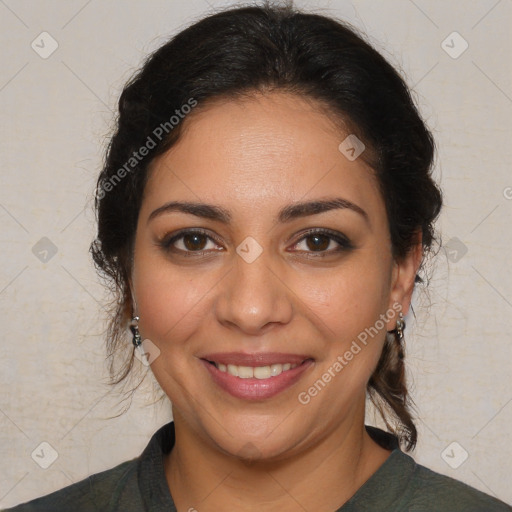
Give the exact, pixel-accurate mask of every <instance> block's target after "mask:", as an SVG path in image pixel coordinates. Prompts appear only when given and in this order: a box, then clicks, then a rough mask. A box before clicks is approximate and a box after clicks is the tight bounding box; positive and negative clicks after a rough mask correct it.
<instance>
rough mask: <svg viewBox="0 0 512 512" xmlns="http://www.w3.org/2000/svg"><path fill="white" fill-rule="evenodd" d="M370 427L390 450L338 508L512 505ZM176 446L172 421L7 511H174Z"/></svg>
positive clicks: (410, 511) (481, 511)
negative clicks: (107, 463)
mask: <svg viewBox="0 0 512 512" xmlns="http://www.w3.org/2000/svg"><path fill="white" fill-rule="evenodd" d="M366 430H367V432H368V433H369V434H370V436H371V437H372V438H373V439H374V440H375V441H376V442H377V443H379V444H380V445H381V446H383V447H384V448H386V449H389V450H392V452H391V454H390V455H389V457H388V458H387V459H386V461H385V462H384V464H382V466H381V467H380V468H379V469H378V470H377V471H376V472H375V473H374V474H373V475H372V476H371V477H370V478H369V479H368V480H367V481H366V482H365V483H364V484H363V485H362V486H361V487H360V488H359V490H358V491H357V492H356V493H355V494H354V495H353V496H352V498H350V500H348V501H347V502H346V503H345V504H344V505H343V506H342V507H341V508H339V509H338V510H337V511H336V512H363V511H364V512H377V511H378V512H436V511H437V512H457V511H460V512H462V511H464V512H506V511H508V512H511V511H512V507H510V506H508V505H506V504H505V503H503V502H501V501H498V500H497V499H495V498H492V497H491V496H488V495H487V494H484V493H482V492H480V491H477V490H476V489H474V488H472V487H469V486H467V485H466V484H463V483H462V482H459V481H457V480H454V479H452V478H449V477H446V476H443V475H441V474H439V473H435V472H433V471H431V470H429V469H427V468H425V467H423V466H421V465H419V464H416V463H415V462H414V459H412V457H410V456H409V455H407V454H406V453H404V452H402V451H401V450H400V448H399V445H398V440H397V439H396V437H394V436H392V435H391V434H389V433H388V432H384V431H383V430H380V429H378V428H375V427H370V426H366ZM173 446H174V423H172V422H171V423H168V424H167V425H164V426H163V427H161V428H160V429H159V430H158V431H157V432H156V433H155V434H154V435H153V437H152V438H151V440H150V442H149V444H148V445H147V446H146V448H145V449H144V451H143V452H142V454H141V455H140V456H139V457H137V458H135V459H133V460H130V461H127V462H123V463H122V464H120V465H118V466H116V467H114V468H112V469H109V470H107V471H103V472H101V473H97V474H95V475H92V476H90V477H88V478H85V479H84V480H81V481H80V482H77V483H75V484H73V485H70V486H68V487H65V488H63V489H61V490H59V491H56V492H53V493H51V494H48V495H46V496H43V497H41V498H37V499H35V500H32V501H30V502H28V503H25V504H22V505H18V506H16V507H14V508H10V509H8V511H5V512H142V511H145V512H176V507H175V505H174V502H173V499H172V496H171V493H170V491H169V486H168V485H167V480H166V478H165V472H164V459H163V456H164V454H166V453H169V452H170V451H171V449H172V447H173ZM198 510H200V507H199V509H198Z"/></svg>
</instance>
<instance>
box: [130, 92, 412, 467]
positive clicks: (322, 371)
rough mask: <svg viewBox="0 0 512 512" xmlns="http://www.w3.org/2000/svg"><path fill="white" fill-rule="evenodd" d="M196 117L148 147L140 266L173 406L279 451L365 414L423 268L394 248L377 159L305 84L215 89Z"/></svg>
mask: <svg viewBox="0 0 512 512" xmlns="http://www.w3.org/2000/svg"><path fill="white" fill-rule="evenodd" d="M185 126H186V130H185V131H184V132H183V135H182V137H181V139H180V140H179V142H178V143H177V144H176V145H175V146H174V147H173V148H171V149H170V150H169V151H168V152H167V153H165V154H164V155H162V156H160V157H159V158H158V159H156V160H155V161H154V162H153V166H152V170H151V174H150V178H149V181H148V183H147V186H146V189H145V192H144V198H143V202H142V206H141V210H140V215H139V221H138V226H137V233H136V240H135V252H134V266H133V273H132V288H133V294H134V297H135V299H136V303H137V308H138V314H139V316H140V330H141V334H142V336H143V338H145V339H149V340H150V341H151V342H152V343H153V344H154V345H156V346H157V347H158V349H159V350H160V355H159V356H158V357H157V358H156V359H155V360H154V362H153V363H152V365H151V368H152V371H153V372H154V375H155V377H156V379H157V380H158V382H159V384H160V385H161V387H162V389H163V390H164V391H165V393H166V394H167V395H168V397H169V398H170V400H171V402H172V403H173V413H174V417H175V421H178V418H179V420H180V421H184V422H186V424H187V425H188V428H191V429H193V431H194V432H195V433H196V434H197V435H198V436H200V437H201V439H203V440H205V441H206V442H208V443H209V444H210V445H211V446H214V447H217V448H218V449H219V450H221V451H223V452H227V453H231V454H240V453H242V451H243V447H244V446H251V447H252V449H253V450H255V451H257V452H258V453H259V455H260V456H261V457H268V458H271V457H280V456H284V454H287V455H289V454H290V453H293V452H295V451H299V450H301V449H306V448H307V447H308V446H311V445H312V444H314V443H315V442H317V441H318V440H319V439H321V438H322V437H323V436H326V435H327V434H328V433H329V432H333V431H334V430H335V429H336V428H339V427H340V426H341V425H343V424H347V422H353V421H354V419H355V420H356V421H358V422H361V423H362V422H363V421H364V401H365V390H366V385H367V382H368V379H369V378H370V376H371V374H372V372H373V370H374V368H375V366H376V364H377V361H378V359H379V356H380V353H381V350H382V345H383V342H384V337H385V332H386V330H391V329H394V328H395V325H396V320H397V318H398V309H399V308H400V306H402V307H403V311H404V313H405V312H406V309H407V305H408V299H409V298H410V291H411V286H412V282H413V278H414V274H415V268H413V266H411V265H409V266H407V264H406V263H404V264H400V265H399V264H397V263H396V262H394V260H393V258H392V255H391V244H390V237H389V229H388V226H387V217H386V211H385V204H384V201H383V198H382V197H381V194H380V193H379V190H378V187H377V183H376V181H375V178H374V176H373V175H372V172H371V170H370V169H369V168H368V167H367V165H366V164H365V163H364V162H363V159H362V158H357V159H355V160H353V161H351V160H350V159H348V158H346V157H345V156H344V154H343V153H342V152H340V150H339V149H338V146H339V145H340V143H341V142H342V141H343V140H344V139H345V137H346V136H347V135H348V134H347V133H341V132H340V129H339V127H337V126H336V125H335V124H334V123H333V122H332V121H331V120H330V119H329V117H328V116H327V115H326V114H325V111H323V110H321V109H320V108H319V106H318V105H316V104H315V103H312V102H310V101H306V100H305V99H303V98H300V97H297V96H294V95H289V94H285V93H271V94H266V95H255V96H254V97H251V98H246V99H243V100H242V99H239V100H232V101H225V102H222V103H220V102H218V103H212V104H211V105H210V106H208V107H207V108H204V109H203V110H202V111H198V112H196V113H194V114H192V115H191V116H190V117H189V118H188V119H187V120H186V125H185ZM365 334H366V336H365ZM237 375H238V376H237Z"/></svg>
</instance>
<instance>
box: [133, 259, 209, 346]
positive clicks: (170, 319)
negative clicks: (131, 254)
mask: <svg viewBox="0 0 512 512" xmlns="http://www.w3.org/2000/svg"><path fill="white" fill-rule="evenodd" d="M211 274H212V273H211V272H208V273H201V272H200V271H197V270H196V271H186V272H183V271H179V270H177V269H176V268H174V267H173V266H172V265H171V264H169V263H168V262H166V261H165V260H164V259H163V258H161V257H155V256H154V255H152V254H150V253H149V251H145V250H144V249H142V250H140V251H139V252H138V253H136V257H135V260H134V272H133V285H134V289H135V296H136V298H137V306H138V312H139V316H140V328H141V333H142V335H143V337H145V338H149V339H151V340H152V341H153V342H154V343H156V344H157V345H159V346H160V348H162V347H163V346H166V348H170V346H169V342H170V341H171V340H172V341H173V342H174V343H176V342H178V341H180V340H185V339H186V338H187V337H189V336H190V335H191V333H192V332H193V330H194V329H195V326H197V325H198V323H199V322H200V321H201V318H204V315H205V308H207V307H208V301H209V292H212V290H213V289H215V283H216V282H217V281H218V279H215V276H213V275H211Z"/></svg>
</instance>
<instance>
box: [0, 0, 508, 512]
mask: <svg viewBox="0 0 512 512" xmlns="http://www.w3.org/2000/svg"><path fill="white" fill-rule="evenodd" d="M222 5H226V3H225V2H215V1H213V0H209V1H207V0H172V1H170V0H159V1H156V0H152V1H142V0H124V1H122V0H112V1H100V0H92V1H86V0H73V1H71V0H65V1H64V0H60V1H45V2H39V1H38V2H35V1H29V0H17V1H15V0H2V1H0V41H1V43H0V55H1V62H2V65H1V67H0V105H1V114H2V122H1V125H0V130H1V133H0V145H1V156H2V158H1V171H0V172H1V176H2V187H0V225H1V231H0V233H1V234H0V244H1V264H0V308H1V311H2V321H1V327H0V332H1V345H2V356H1V357H0V389H1V392H0V447H1V454H2V457H1V459H0V508H2V507H6V506H10V505H14V504H16V503H18V502H21V501H25V500H28V499H30V498H33V497H36V496H39V495H42V494H46V493H49V492H51V491H54V490H56V489H59V488H61V487H63V486H65V485H68V484H70V483H72V482H75V481H78V480H80V479H82V478H84V477H86V476H87V475H90V474H92V473H95V472H98V471H100V470H104V469H107V468H110V467H112V466H114V465H116V464H117V463H120V462H122V461H124V460H127V459H129V458H132V457H135V456H137V455H138V454H139V453H140V451H141V450H142V448H143V447H144V446H145V444H146V443H147V441H148V439H149V437H150V436H151V434H152V433H153V432H154V431H155V430H156V429H157V428H158V427H159V426H160V425H161V424H163V423H164V422H167V421H168V420H169V418H170V416H169V406H168V405H166V404H165V403H164V404H161V405H158V406H155V405H147V404H150V402H151V396H152V394H151V391H152V388H153V383H152V381H151V379H147V380H146V385H145V387H143V389H141V390H140V391H139V392H137V393H136V394H135V396H134V398H133V404H132V407H131V409H130V410H129V412H128V413H126V414H125V415H123V416H121V417H118V418H114V419H108V417H109V416H113V415H115V414H117V413H119V412H120V411H121V410H122V407H123V404H122V403H121V404H120V403H119V402H120V400H121V398H122V397H121V395H120V393H119V392H116V391H112V390H110V389H109V387H108V386H107V385H106V381H107V379H106V377H107V373H106V366H105V363H104V351H103V338H102V329H103V323H102V322H103V321H102V318H103V316H104V315H103V310H102V304H103V300H104V299H105V295H104V292H103V289H102V287H101V285H100V283H99V281H98V279H97V277H96V276H95V273H94V270H93V267H92V264H91V261H90V259H89V255H88V246H89V243H90V241H91V239H92V236H93V234H94V222H93V221H94V216H93V213H92V206H91V197H92V189H93V183H94V181H95V176H96V174H97V171H98V169H99V166H100V163H101V158H102V151H103V146H104V144H105V142H106V140H107V139H106V137H107V135H108V133H109V130H110V128H111V126H112V112H111V110H112V109H115V104H116V101H117V98H118V96H119V93H120V89H121V87H122V84H123V83H124V82H125V81H126V80H127V79H128V78H129V77H130V75H131V73H132V72H133V71H134V70H135V69H136V68H137V67H138V66H139V65H140V63H141V61H142V59H143V58H144V56H145V55H147V53H148V52H150V51H151V50H153V49H155V48H157V47H158V46H159V45H160V44H162V43H163V42H164V41H165V39H166V38H167V37H168V36H169V35H170V34H172V33H174V32H176V31H177V30H178V29H180V28H182V27H184V26H186V25H187V24H189V23H190V22H191V21H193V20H194V19H196V18H198V17H199V16H201V15H203V14H205V13H207V12H210V11H211V10H212V6H213V7H214V8H215V7H220V6H222ZM296 5H299V6H306V7H307V8H310V9H317V10H320V11H321V12H325V13H327V14H332V15H335V16H339V17H341V18H344V19H346V20H348V21H350V22H352V23H353V24H354V25H356V26H357V27H360V28H362V29H364V30H366V31H367V32H368V33H369V34H370V37H371V40H372V41H373V42H374V44H375V45H376V46H377V47H378V48H379V49H380V50H381V51H383V52H384V53H385V54H386V55H387V56H388V57H389V58H390V59H391V61H392V62H393V63H395V64H396V65H398V66H400V67H401V68H402V69H403V71H404V73H405V74H406V75H407V77H408V82H409V84H410V85H411V86H413V87H414V90H415V93H416V96H417V98H418V102H419V104H420V106H421V109H422V111H423V113H424V115H425V117H426V118H427V120H428V123H429V125H430V127H431V128H432V129H433V131H434V133H435V135H436V137H437V141H438V147H439V154H438V162H437V168H436V175H437V176H438V178H439V179H440V181H441V183H442V186H443V187H444V191H445V200H446V207H445V210H444V212H443V215H442V218H441V221H440V223H439V228H440V230H441V232H442V236H443V240H444V242H445V243H446V244H447V250H443V251H441V252H440V253H439V255H438V256H437V258H436V260H435V264H436V271H435V274H434V275H433V277H432V280H431V283H430V292H429V295H428V296H425V295H424V294H418V295H417V297H416V301H415V304H416V312H417V320H416V322H414V321H413V319H411V318H409V319H408V320H409V322H408V328H407V331H406V335H407V344H408V350H409V352H408V364H409V369H410V374H411V378H412V379H413V384H412V388H413V396H414V398H415V401H416V403H417V409H418V414H419V420H418V427H419V430H420V441H419V445H418V448H417V450H416V452H415V458H416V459H417V461H419V462H420V463H423V464H425V465H427V466H429V467H431V468H432V469H434V470H436V471H439V472H441V473H444V474H447V475H450V476H453V477H455V478H457V479H460V480H463V481H465V482H467V483H468V484H470V485H473V486H475V487H477V488H479V489H481V490H483V491H485V492H487V493H489V494H492V495H495V496H498V497H499V498H501V499H502V500H504V501H507V502H509V503H512V487H511V486H510V474H511V472H512V434H511V428H510V425H511V423H512V388H511V385H510V384H511V377H510V376H511V374H512V372H511V369H512V368H511V366H512V337H511V330H512V320H511V319H512V277H511V273H510V262H511V250H512V230H511V229H510V225H511V220H512V172H511V166H510V163H511V161H512V159H511V152H512V144H511V132H512V123H511V119H512V83H511V78H512V73H511V71H512V65H511V63H512V60H511V58H510V55H511V51H512V47H511V46H512V45H511V32H512V31H511V30H510V27H511V23H512V1H510V0H500V1H498V0H480V1H474V0H473V1H467V0H458V1H444V0H415V1H407V0H387V1H385V2H384V1H375V0H358V1H356V0H354V1H353V2H349V1H341V0H340V1H334V0H332V1H328V0H323V1H321V0H318V1H309V2H305V1H298V2H296ZM43 31H46V32H48V33H49V34H50V35H51V37H52V38H53V39H54V40H55V41H56V42H57V44H58V48H57V50H56V51H55V52H54V53H53V54H52V55H50V56H49V57H48V58H46V59H43V58H42V57H41V56H40V55H39V54H38V53H36V51H34V49H33V48H32V47H31V43H32V41H34V40H35V43H34V44H38V45H39V47H37V46H36V48H37V49H38V51H39V52H40V53H41V52H43V51H49V50H50V49H51V44H52V42H51V40H50V39H49V38H48V36H39V35H40V34H41V32H43ZM454 31H456V32H458V34H460V36H459V35H456V34H455V35H450V34H452V32H454ZM448 36H449V37H448ZM41 38H45V39H44V48H42V46H43V43H41ZM462 38H463V39H462ZM443 41H446V42H445V43H444V44H443ZM464 41H467V43H468V45H469V46H468V48H467V49H466V51H465V52H464V53H462V54H461V55H458V54H459V53H460V52H461V50H462V49H463V48H464V46H465V43H464ZM445 50H447V51H448V52H449V53H451V56H450V55H449V54H448V53H447V51H445ZM454 56H457V58H453V57H454ZM44 237H46V238H47V239H49V241H51V243H50V242H49V241H48V240H46V239H43V238H44ZM41 239H43V241H41ZM36 244H37V245H36ZM34 246H35V249H34ZM466 249H467V253H465V251H466ZM52 250H53V251H54V252H55V251H56V253H55V254H53V252H52ZM44 251H47V252H44ZM429 303H430V309H429V310H428V309H427V306H428V304H429ZM142 369H144V368H142ZM42 442H47V443H49V444H50V445H51V446H52V447H53V449H54V450H55V451H56V453H57V454H58V458H57V460H55V462H54V463H53V464H52V465H51V466H50V467H49V468H48V469H43V468H41V467H40V466H39V465H38V464H37V463H36V461H37V456H36V455H37V453H41V450H43V452H44V453H45V457H48V456H49V455H48V454H51V453H52V452H51V449H50V448H48V447H47V446H46V445H43V446H42V447H41V446H40V443H42ZM453 442H456V443H458V444H457V445H452V446H449V445H450V444H451V443H453ZM447 447H449V448H448V449H447V451H445V449H446V448H447ZM34 450H35V455H34V458H32V457H31V454H32V453H33V452H34ZM45 450H46V451H45ZM465 452H467V453H468V458H467V460H465V461H464V462H463V463H461V462H462V460H463V458H464V456H465V455H464V454H465ZM443 453H444V459H443V457H442V454H443ZM45 460H49V459H45ZM445 460H446V461H448V462H450V464H451V466H457V465H458V464H460V465H459V467H457V468H456V469H454V468H453V467H451V466H450V465H449V464H448V463H447V462H446V461H445ZM39 462H41V461H39Z"/></svg>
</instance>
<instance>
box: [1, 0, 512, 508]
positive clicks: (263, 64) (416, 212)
mask: <svg viewBox="0 0 512 512" xmlns="http://www.w3.org/2000/svg"><path fill="white" fill-rule="evenodd" d="M433 153H434V143H433V140H432V137H431V134H430V133H429V131H428V130H427V128H426V127H425V125H424V123H423V121H422V120H421V118H420V117H419V115H418V112H417V110H416V108H415V106H414V104H413V102H412V100H411V97H410V94H409V91H408V89H407V87H406V85H405V84H404V82H403V81H402V79H401V78H400V77H399V75H398V74H397V72H396V71H395V70H394V69H393V68H392V67H391V66H390V65H389V64H388V63H387V62H386V61H385V60H384V59H383V57H382V56H381V55H379V54H378V53H377V52H376V51H375V50H374V49H372V48H371V47H370V46H369V45H368V44H367V43H366V42H365V41H363V39H362V38H361V37H360V36H358V35H356V34H355V32H354V31H353V30H352V29H350V28H348V27H347V26H345V25H343V24H340V23H339V22H337V21H335V20H332V19H329V18H326V17H322V16H317V15H310V14H303V13H300V12H297V11H296V10H294V9H292V8H277V7H268V6H266V7H251V8H240V9H232V10H228V11H225V12H222V13H219V14H216V15H214V16H210V17H208V18H205V19H203V20H202V21H200V22H198V23H196V24H195V25H193V26H192V27H190V28H188V29H186V30H184V31H183V32H181V33H180V34H178V35H177V36H176V37H175V38H173V39H172V40H171V41H170V42H168V43H167V44H165V45H164V46H163V47H161V48H160V49H159V50H158V51H157V52H155V53H154V54H153V55H152V56H151V57H150V58H149V59H148V60H147V62H146V63H145V65H144V66H143V68H142V69H141V70H140V72H139V73H138V74H137V75H136V76H135V77H134V79H133V80H131V82H130V83H129V84H128V85H127V86H126V87H125V89H124V91H123V93H122V95H121V98H120V101H119V119H118V126H117V130H116V132H115V134H114V136H113V137H112V141H111V144H110V146H109V149H108V153H107V158H106V163H105V167H104V169H103V171H102V173H101V175H100V177H99V180H98V188H97V196H96V197H97V202H96V204H97V210H98V237H97V240H96V241H95V242H94V243H93V245H92V254H93V257H94V261H95V263H96V265H97V266H98V268H99V270H100V271H101V272H103V273H104V274H106V275H107V276H108V277H110V278H111V279H112V280H113V282H114V283H115V285H116V289H117V293H118V298H119V301H118V309H117V311H116V314H115V315H114V317H113V318H112V321H111V328H110V331H109V344H110V350H111V352H112V353H115V351H118V350H119V349H120V348H121V347H122V345H123V340H124V337H125V334H126V332H131V335H132V341H133V353H132V356H131V359H130V360H129V363H128V364H127V365H126V366H125V367H124V368H123V369H121V371H120V372H119V373H117V374H116V375H115V377H116V380H117V381H119V382H120V381H122V380H123V379H124V378H126V377H127V376H128V375H129V372H130V369H131V366H132V364H133V358H134V355H133V354H135V355H137V356H138V357H139V358H140V359H141V360H142V361H143V362H145V363H146V364H148V365H150V367H151V370H152V371H153V373H154V375H155V377H156V379H157V381H158V382H159V384H160V386H161V388H162V389H163V391H164V392H165V393H166V395H167V396H168V397H169V399H170V401H171V402H172V407H173V418H174V421H173V423H170V424H168V425H166V426H164V427H162V428H161V429H160V430H159V431H158V432H157V433H156V434H155V435H154V436H153V438H152V439H151V441H150V442H149V444H148V446H147V448H146V449H145V451H144V452H143V453H142V455H141V456H140V457H139V458H137V459H135V460H133V461H127V462H125V463H123V464H121V465H119V466H117V467H115V468H113V469H111V470H108V471H106V472H103V473H99V474H96V475H93V476H91V477H89V478H88V479H85V480H83V481H82V482H79V483H76V484H74V485H72V486H69V487H67V488H65V489H62V490H60V491H57V492H55V493H53V494H50V495H48V496H46V497H42V498H39V499H37V500H34V501H32V502H29V503H27V504H24V505H20V506H18V507H15V508H13V509H11V510H13V511H17V512H21V511H42V510H52V511H64V510H66V511H67V510H75V511H92V510H102V511H104V510H108V511H123V512H130V511H139V510H151V511H157V510H158V511H159V510H162V511H164V510H165V511H169V510H171V511H172V510H178V511H195V510H197V511H200V512H202V511H218V510H240V511H255V510H265V511H277V510H279V511H280V512H283V511H285V512H286V511H298V510H307V511H310V512H312V511H318V512H323V511H325V512H328V511H335V510H338V511H342V512H347V511H363V510H364V511H371V510H375V511H376V510H379V511H383V510H384V511H397V510H407V511H429V512H430V511H433V510H439V511H448V510H449V511H455V510H461V511H462V510H464V511H484V510H485V511H502V510H503V511H505V510H512V509H511V508H510V507H509V506H507V505H506V504H504V503H502V502H499V501H498V500H496V499H494V498H492V497H490V496H487V495H485V494H483V493H481V492H479V491H477V490H475V489H473V488H470V487H468V486H466V485H464V484H462V483H460V482H457V481H455V480H452V479H450V478H448V477H445V476H442V475H439V474H436V473H434V472H432V471H430V470H428V469H426V468H424V467H422V466H419V465H417V464H415V462H414V460H413V459H412V458H411V457H410V456H409V455H407V454H406V453H405V451H408V450H411V449H412V448H413V447H414V445H415V444H416V440H417V432H416V428H415V425H414V422H413V419H412V417H411V413H410V410H409V405H410V404H409V398H408V394H407V388H406V383H405V378H404V361H403V358H404V344H403V338H404V330H405V322H404V316H405V315H406V314H407V313H408V311H409V309H410V302H411V295H412V292H413V290H414V285H415V282H417V281H418V280H419V277H418V272H419V270H420V269H421V266H422V263H423V261H424V258H425V256H426V255H427V254H428V252H429V250H430V249H431V246H432V244H433V241H434V230H433V223H434V221H435V219H436V218H437V216H438V214H439V211H440V208H441V202H442V201H441V194H440V192H439V189H438V187H437V186H436V184H435V183H434V182H433V180H432V177H431V166H432V159H433ZM367 395H368V396H369V397H370V399H371V400H372V401H373V402H374V403H375V405H376V406H377V408H378V409H379V410H380V411H381V413H382V415H383V418H384V419H385V421H386V424H387V425H388V428H389V430H390V432H384V431H383V430H381V429H377V428H374V427H369V426H365V406H366V398H367ZM401 447H403V449H404V450H405V451H402V449H401Z"/></svg>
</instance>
